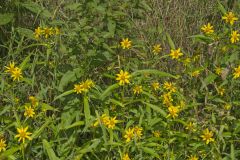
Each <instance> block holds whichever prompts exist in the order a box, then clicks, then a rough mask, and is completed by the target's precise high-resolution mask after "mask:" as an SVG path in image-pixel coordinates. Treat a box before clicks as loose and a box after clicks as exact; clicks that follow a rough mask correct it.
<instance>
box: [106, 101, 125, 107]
mask: <svg viewBox="0 0 240 160" xmlns="http://www.w3.org/2000/svg"><path fill="white" fill-rule="evenodd" d="M109 102H111V103H113V104H116V105H118V106H121V107H124V104H123V103H122V102H120V101H118V100H116V99H109Z"/></svg>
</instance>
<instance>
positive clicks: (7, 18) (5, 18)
mask: <svg viewBox="0 0 240 160" xmlns="http://www.w3.org/2000/svg"><path fill="white" fill-rule="evenodd" d="M13 17H14V14H13V13H4V14H0V25H5V24H8V23H9V22H11V21H12V20H13Z"/></svg>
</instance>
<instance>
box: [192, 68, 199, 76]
mask: <svg viewBox="0 0 240 160" xmlns="http://www.w3.org/2000/svg"><path fill="white" fill-rule="evenodd" d="M190 75H191V76H192V77H198V76H199V75H200V70H195V71H193V72H191V73H190Z"/></svg>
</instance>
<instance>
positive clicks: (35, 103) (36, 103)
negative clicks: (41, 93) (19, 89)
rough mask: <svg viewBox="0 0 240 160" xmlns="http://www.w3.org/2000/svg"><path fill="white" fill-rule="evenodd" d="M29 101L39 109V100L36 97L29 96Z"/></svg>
mask: <svg viewBox="0 0 240 160" xmlns="http://www.w3.org/2000/svg"><path fill="white" fill-rule="evenodd" d="M28 99H29V101H30V102H31V105H32V106H33V107H37V106H38V100H37V98H36V97H34V96H29V97H28Z"/></svg>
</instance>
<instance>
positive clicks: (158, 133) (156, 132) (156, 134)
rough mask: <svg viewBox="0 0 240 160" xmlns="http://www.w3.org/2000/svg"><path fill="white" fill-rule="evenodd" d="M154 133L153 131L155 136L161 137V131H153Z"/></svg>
mask: <svg viewBox="0 0 240 160" xmlns="http://www.w3.org/2000/svg"><path fill="white" fill-rule="evenodd" d="M152 133H153V135H154V137H157V138H159V137H160V135H161V133H160V131H153V132H152Z"/></svg>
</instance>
